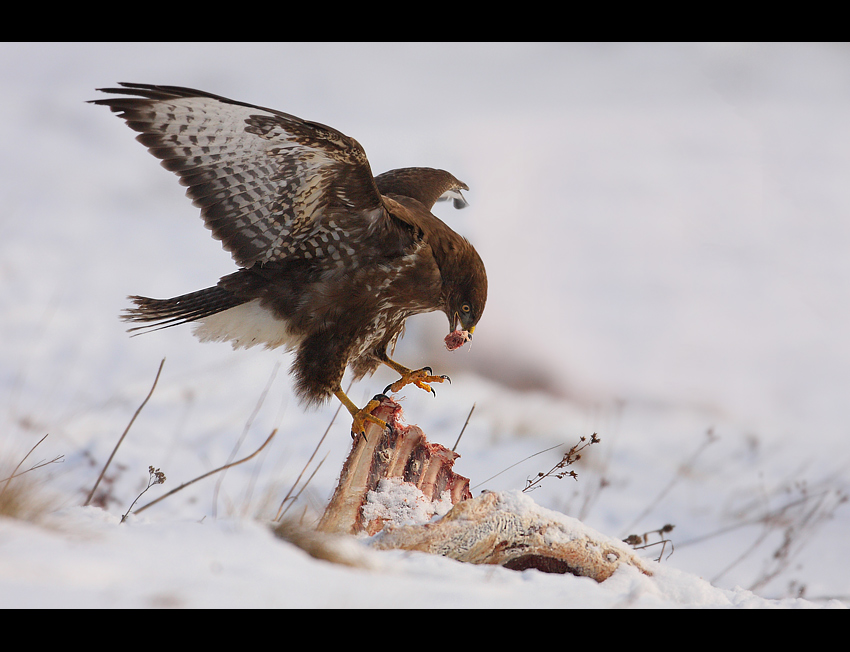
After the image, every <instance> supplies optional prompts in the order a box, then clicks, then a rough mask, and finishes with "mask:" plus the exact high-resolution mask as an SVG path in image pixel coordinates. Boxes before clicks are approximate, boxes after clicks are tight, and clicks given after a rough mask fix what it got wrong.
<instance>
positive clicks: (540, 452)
mask: <svg viewBox="0 0 850 652" xmlns="http://www.w3.org/2000/svg"><path fill="white" fill-rule="evenodd" d="M559 446H565V444H555V445H554V446H550V447H549V448H544V449H543V450H542V451H537V452H536V453H534V454H533V455H529V456H528V457H524V458H523V459H521V460H520V461H519V462H516V463H514V464H511V465H510V466H509V467H508V468H506V469H502V470H501V471H499V472H498V473H497V474H496V475H492V476H490V477H489V478H487V479H486V480H483V481H481V482H479V483H478V484H477V485H475V486H474V487H472V489H477V488H478V487H480V486H481V485H482V484H484V483H485V482H490V480H492V479H493V478H498V477H499V476H500V475H502V474H503V473H504V472H505V471H510V470H511V469H512V468H514V467H515V466H518V465H520V464H522V463H523V462H526V461H528V460H530V459H531V458H532V457H537V456H538V455H543V453H548V452H549V451H551V450H553V449H555V448H558V447H559Z"/></svg>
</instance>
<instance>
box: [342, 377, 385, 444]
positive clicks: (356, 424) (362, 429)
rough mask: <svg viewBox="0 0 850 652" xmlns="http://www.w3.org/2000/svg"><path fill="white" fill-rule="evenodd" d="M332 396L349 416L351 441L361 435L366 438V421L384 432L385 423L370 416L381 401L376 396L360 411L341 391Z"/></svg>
mask: <svg viewBox="0 0 850 652" xmlns="http://www.w3.org/2000/svg"><path fill="white" fill-rule="evenodd" d="M334 394H335V395H336V397H337V398H338V399H339V400H340V402H341V403H342V404H343V405H344V406H345V408H346V409H347V410H348V412H349V413H350V414H351V419H352V421H351V438H352V439H355V438H357V436H358V435H363V436H364V437H365V436H366V422H367V421H371V422H372V423H374V424H376V425H378V426H380V428H381V429H382V430H386V428H387V422H386V421H383V420H381V419H379V418H378V417H376V416H374V415H373V414H372V412H373V410H375V409H376V408H377V407H378V406H379V405H380V404H381V399H380V398H379V397H378V396H376V397H374V398H373V399H372V400H371V401H369V402H368V403H367V404H366V406H365V407H363V408H362V409H358V407H357V406H356V405H355V404H354V402H353V401H352V400H351V399H350V398H348V396H346V395H345V392H343V391H342V390H341V389H338V390H336V391H335V392H334Z"/></svg>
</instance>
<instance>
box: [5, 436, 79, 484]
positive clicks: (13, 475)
mask: <svg viewBox="0 0 850 652" xmlns="http://www.w3.org/2000/svg"><path fill="white" fill-rule="evenodd" d="M45 439H47V435H44V437H42V438H41V439H39V440H38V441H37V442H36V444H35V446H33V447H32V448H30V452H29V453H27V454H26V455H24V458H23V459H22V460H21V461H20V462H18V465H17V466H16V467H15V469H14V470H13V471H12V475H10V476H9V477H8V478H3V479H2V480H0V482H5V483H6V484H5V485H3V488H2V489H0V496H2V495H3V492H4V491H6V488H7V487H8V486H9V483H10V482H11V481H12V480H13V479H14V478H17V477H19V476H22V475H24V474H25V473H29V472H30V471H34V470H35V469H40V468H41V467H42V466H47V465H48V464H53V463H54V462H58V461H59V460H61V459H62V458H63V457H65V456H64V455H57V456H56V457H54V458H53V459H52V460H50V461H49V462H39V463H38V464H34V465H32V466H31V467H30V468H28V469H27V470H26V471H24V472H23V473H18V469H19V468H21V466H23V464H24V462H26V460H27V458H28V457H29V456H30V455H32V452H33V451H34V450H35V449H36V448H38V445H39V444H40V443H41V442H43V441H44V440H45Z"/></svg>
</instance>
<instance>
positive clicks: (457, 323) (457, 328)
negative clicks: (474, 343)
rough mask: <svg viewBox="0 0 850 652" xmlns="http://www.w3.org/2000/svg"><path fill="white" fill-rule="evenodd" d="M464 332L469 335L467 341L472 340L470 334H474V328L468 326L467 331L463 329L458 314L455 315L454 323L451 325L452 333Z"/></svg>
mask: <svg viewBox="0 0 850 652" xmlns="http://www.w3.org/2000/svg"><path fill="white" fill-rule="evenodd" d="M463 330H465V331H466V332H467V333H469V339H470V340H471V339H472V334H473V333H474V332H475V326H470V327H469V328H468V329H465V328H464V327H463V321H462V320H461V318H460V314H459V313H457V312H456V313H455V318H454V323H453V324H452V331H463Z"/></svg>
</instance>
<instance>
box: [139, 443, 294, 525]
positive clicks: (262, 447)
mask: <svg viewBox="0 0 850 652" xmlns="http://www.w3.org/2000/svg"><path fill="white" fill-rule="evenodd" d="M276 434H277V428H275V429H274V430H272V434H270V435H269V436H268V437H267V438H266V441H264V442H263V445H262V446H260V447H259V448H258V449H257V450H255V451H254V452H253V453H251V454H250V455H249V456H248V457H243V458H242V459H241V460H238V461H236V462H230V463H229V464H225V465H224V466H220V467H218V468H217V469H213V470H212V471H207V472H206V473H204V474H203V475H199V476H198V477H197V478H195V479H194V480H189V482H184V483H183V484H181V485H180V486H179V487H177V488H176V489H172V490H171V491H169V492H168V493H167V494H165V495H164V496H160V497H159V498H157V499H156V500H152V501H151V502H149V503H148V504H147V505H143V506H142V507H139V509H137V510H136V511H135V512H133V513H134V514H140V513H141V512H143V511H145V510H146V509H147V508H148V507H150V506H151V505H156V504H157V503H158V502H159V501H160V500H165V499H166V498H168V497H169V496H170V495H172V494H176V493H177V492H178V491H180V490H181V489H185V488H186V487H188V486H189V485H191V484H195V483H196V482H198V481H199V480H203V479H204V478H208V477H209V476H211V475H214V474H216V473H218V472H219V471H224V470H225V469H229V468H231V467H233V466H239V465H240V464H243V463H245V462H247V461H248V460H251V459H253V458H254V457H256V456H257V455H258V454H259V453H260V451H261V450H263V449H264V448H265V447H266V446H267V445H268V443H269V442H270V441H271V440H272V437H274V436H275V435H276Z"/></svg>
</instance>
